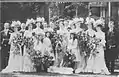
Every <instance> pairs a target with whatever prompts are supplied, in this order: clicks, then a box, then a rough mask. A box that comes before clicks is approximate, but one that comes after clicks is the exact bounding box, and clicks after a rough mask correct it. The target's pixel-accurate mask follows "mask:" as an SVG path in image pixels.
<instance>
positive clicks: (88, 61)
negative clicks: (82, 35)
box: [84, 22, 96, 72]
mask: <svg viewBox="0 0 119 77" xmlns="http://www.w3.org/2000/svg"><path fill="white" fill-rule="evenodd" d="M87 27H88V29H87V30H86V34H87V35H88V36H89V37H91V38H94V36H95V33H96V31H95V30H93V23H92V22H89V23H87ZM85 62H86V67H85V68H84V69H85V70H84V72H92V71H93V70H92V68H93V64H94V56H93V55H92V54H90V55H88V56H86V59H85Z"/></svg>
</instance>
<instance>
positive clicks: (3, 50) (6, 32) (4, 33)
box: [0, 23, 12, 69]
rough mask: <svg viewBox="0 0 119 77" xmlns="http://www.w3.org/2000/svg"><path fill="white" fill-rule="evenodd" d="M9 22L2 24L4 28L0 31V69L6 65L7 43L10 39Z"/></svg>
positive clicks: (8, 49)
mask: <svg viewBox="0 0 119 77" xmlns="http://www.w3.org/2000/svg"><path fill="white" fill-rule="evenodd" d="M9 25H10V24H9V23H5V24H4V30H3V31H1V32H0V36H1V38H0V41H1V63H2V64H1V69H4V68H5V67H6V66H7V65H8V59H9V51H10V45H9V44H8V42H9V39H10V33H11V32H12V31H10V30H9Z"/></svg>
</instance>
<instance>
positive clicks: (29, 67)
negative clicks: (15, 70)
mask: <svg viewBox="0 0 119 77" xmlns="http://www.w3.org/2000/svg"><path fill="white" fill-rule="evenodd" d="M32 27H33V25H32V24H29V25H28V30H26V31H25V33H24V37H26V38H33V36H32V33H33V29H32ZM30 51H31V50H30V49H28V48H27V47H26V46H24V54H23V56H24V62H23V71H24V72H35V68H34V66H33V63H32V60H31V57H30V55H29V54H28V52H30Z"/></svg>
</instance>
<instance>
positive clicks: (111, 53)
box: [105, 21, 118, 73]
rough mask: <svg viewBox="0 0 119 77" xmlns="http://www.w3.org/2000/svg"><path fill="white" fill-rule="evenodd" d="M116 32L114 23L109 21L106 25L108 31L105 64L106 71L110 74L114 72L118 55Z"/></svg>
mask: <svg viewBox="0 0 119 77" xmlns="http://www.w3.org/2000/svg"><path fill="white" fill-rule="evenodd" d="M117 34H118V33H117V30H116V28H115V25H114V22H113V21H110V22H109V25H108V30H107V33H106V41H107V44H106V52H105V56H106V64H107V67H108V69H109V70H110V72H111V73H113V72H114V66H115V59H116V57H117V55H118V49H117V47H118V44H117V42H118V39H117V38H118V35H117Z"/></svg>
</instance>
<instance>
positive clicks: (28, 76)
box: [0, 73, 119, 77]
mask: <svg viewBox="0 0 119 77" xmlns="http://www.w3.org/2000/svg"><path fill="white" fill-rule="evenodd" d="M118 75H119V73H114V74H111V75H100V74H70V75H66V74H56V73H9V74H8V73H6V74H5V73H4V74H3V73H0V77H119V76H118Z"/></svg>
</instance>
